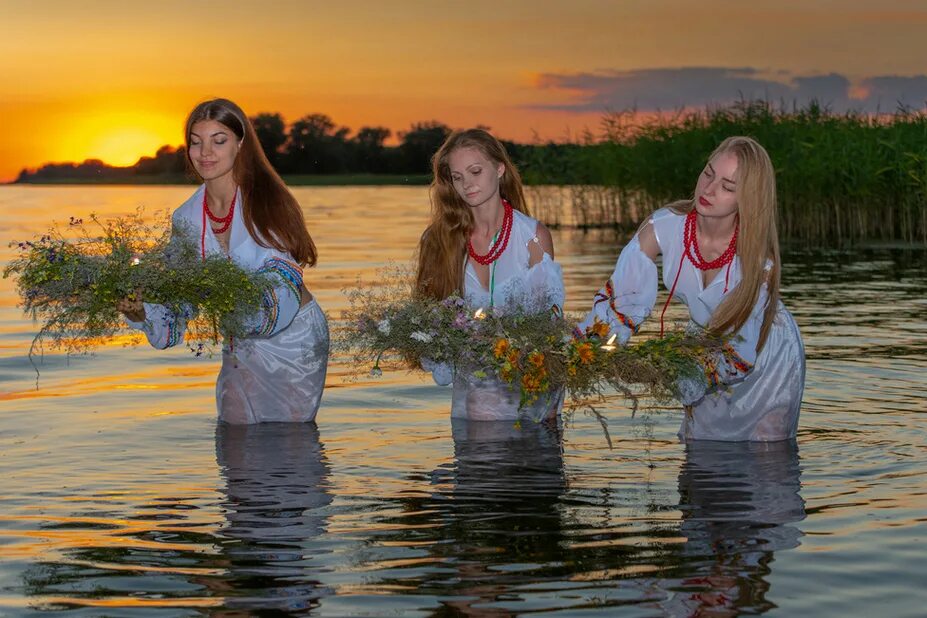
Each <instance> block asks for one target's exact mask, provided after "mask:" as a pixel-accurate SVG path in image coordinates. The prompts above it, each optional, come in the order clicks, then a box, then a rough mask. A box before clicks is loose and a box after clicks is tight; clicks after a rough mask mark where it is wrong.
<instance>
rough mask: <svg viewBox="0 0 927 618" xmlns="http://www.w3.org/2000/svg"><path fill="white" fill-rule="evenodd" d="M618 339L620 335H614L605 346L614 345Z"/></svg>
mask: <svg viewBox="0 0 927 618" xmlns="http://www.w3.org/2000/svg"><path fill="white" fill-rule="evenodd" d="M617 337H618V335H612V336H611V337H609V338H608V341H606V342H605V345H612V344H613V343H615V339H616V338H617Z"/></svg>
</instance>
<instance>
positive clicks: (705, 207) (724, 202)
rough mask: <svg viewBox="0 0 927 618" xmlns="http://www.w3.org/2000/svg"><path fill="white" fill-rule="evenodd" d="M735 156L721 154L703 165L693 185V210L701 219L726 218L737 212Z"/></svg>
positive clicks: (729, 153)
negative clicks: (696, 181)
mask: <svg viewBox="0 0 927 618" xmlns="http://www.w3.org/2000/svg"><path fill="white" fill-rule="evenodd" d="M736 174H737V156H736V155H734V154H733V153H731V152H722V153H719V154H717V155H715V156H714V157H712V158H711V160H710V161H709V162H708V164H707V165H705V169H704V170H702V173H701V174H700V175H699V177H698V183H697V184H696V185H695V210H696V212H698V214H700V215H702V216H703V217H719V218H723V217H728V216H730V215H732V214H733V213H736V212H737V182H736V178H735V176H736Z"/></svg>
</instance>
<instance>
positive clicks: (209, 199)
mask: <svg viewBox="0 0 927 618" xmlns="http://www.w3.org/2000/svg"><path fill="white" fill-rule="evenodd" d="M184 135H185V137H186V143H187V162H188V164H189V167H190V168H191V170H192V171H193V173H194V174H195V175H196V177H197V178H198V179H199V180H200V181H202V182H203V184H202V185H200V187H199V188H198V189H197V190H196V191H195V192H194V193H193V195H192V196H191V197H190V198H189V199H188V200H187V201H186V202H184V203H183V204H182V205H181V206H180V207H179V208H178V209H177V210H175V211H174V213H173V216H172V224H173V228H174V231H175V233H178V234H179V233H186V234H190V233H192V234H193V238H194V240H195V242H197V243H198V245H199V249H200V251H201V252H202V255H203V256H204V257H205V256H206V255H207V254H210V253H219V254H222V255H226V256H228V257H229V259H232V260H234V261H235V262H236V263H237V264H238V265H239V266H241V267H243V268H247V269H252V270H258V271H261V272H263V273H265V274H266V275H267V276H268V277H270V278H271V279H272V280H273V282H274V287H273V288H272V289H269V290H267V291H266V292H265V293H264V297H263V300H262V309H261V310H260V311H259V312H258V313H257V314H255V315H253V316H248V318H247V319H248V326H249V327H250V329H251V334H250V336H248V337H245V338H242V339H236V340H234V341H232V342H229V343H227V344H226V346H225V348H224V349H223V354H222V369H221V370H220V372H219V377H218V380H217V383H216V403H217V406H218V409H219V420H221V421H225V422H228V423H236V424H250V423H260V422H303V421H312V420H314V419H315V415H316V413H317V412H318V409H319V403H320V400H321V397H322V389H323V387H324V385H325V374H326V370H327V367H328V349H329V335H328V324H327V321H326V318H325V314H324V313H323V312H322V309H321V308H320V307H319V305H318V303H317V302H316V301H315V299H314V298H313V296H312V294H310V293H309V290H308V289H307V288H306V286H305V284H304V281H303V268H304V267H309V266H314V265H315V263H316V258H317V253H316V248H315V244H314V243H313V242H312V237H311V236H310V235H309V231H308V230H307V229H306V222H305V219H304V218H303V213H302V209H301V208H300V206H299V203H298V202H297V201H296V198H295V197H293V194H292V193H290V191H289V190H288V189H287V187H286V185H285V184H284V183H283V180H281V178H280V176H279V175H277V173H276V172H275V171H274V169H273V167H271V165H270V162H269V161H268V160H267V157H266V156H265V154H264V151H263V149H262V148H261V144H260V142H259V141H258V138H257V134H256V133H255V131H254V127H253V126H252V125H251V121H250V120H249V119H248V117H247V116H246V115H245V113H244V112H243V111H242V109H241V108H240V107H238V105H236V104H235V103H233V102H231V101H229V100H227V99H213V100H209V101H204V102H203V103H200V104H199V105H197V106H196V107H195V108H194V109H193V111H192V112H190V115H189V117H188V118H187V122H186V130H185V133H184ZM119 309H120V310H121V311H122V312H123V313H124V314H125V315H126V318H127V319H128V321H129V324H130V326H132V327H133V328H137V329H139V330H142V331H143V332H144V333H145V335H146V336H147V337H148V341H149V342H150V343H151V345H152V346H154V347H156V348H161V349H163V348H168V347H171V346H174V345H177V344H178V343H181V342H182V341H183V335H184V330H185V328H186V324H187V321H188V320H189V319H191V318H192V317H193V316H192V315H191V314H190V313H189V312H181V313H179V314H178V313H174V312H172V311H171V310H170V309H168V308H167V307H165V306H163V305H158V304H152V303H146V302H143V300H142V299H140V298H133V299H125V300H123V301H121V302H120V303H119Z"/></svg>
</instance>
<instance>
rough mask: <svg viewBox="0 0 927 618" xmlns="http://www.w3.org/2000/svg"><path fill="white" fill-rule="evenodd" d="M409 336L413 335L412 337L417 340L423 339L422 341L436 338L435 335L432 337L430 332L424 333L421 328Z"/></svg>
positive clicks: (427, 341)
mask: <svg viewBox="0 0 927 618" xmlns="http://www.w3.org/2000/svg"><path fill="white" fill-rule="evenodd" d="M409 337H411V338H412V339H415V340H416V341H421V342H422V343H431V340H432V339H434V337H432V336H431V335H429V334H428V333H423V332H422V331H420V330H417V331H415V332H414V333H412V334H411V335H409Z"/></svg>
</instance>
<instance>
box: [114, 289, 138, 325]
mask: <svg viewBox="0 0 927 618" xmlns="http://www.w3.org/2000/svg"><path fill="white" fill-rule="evenodd" d="M116 309H117V310H119V311H120V312H121V313H122V314H123V315H124V316H126V317H127V318H128V319H130V320H131V321H133V322H144V321H145V305H144V304H143V303H142V295H141V293H140V292H136V293H135V294H130V295H129V296H127V297H126V298H123V299H122V300H120V301H119V302H118V303H116Z"/></svg>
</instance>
